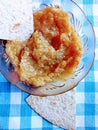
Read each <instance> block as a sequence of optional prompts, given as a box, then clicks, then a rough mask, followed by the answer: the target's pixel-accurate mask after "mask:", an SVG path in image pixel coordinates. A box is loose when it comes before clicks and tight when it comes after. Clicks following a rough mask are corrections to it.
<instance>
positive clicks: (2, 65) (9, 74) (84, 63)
mask: <svg viewBox="0 0 98 130" xmlns="http://www.w3.org/2000/svg"><path fill="white" fill-rule="evenodd" d="M55 5H59V6H61V7H62V8H63V10H64V11H65V12H68V13H69V14H70V20H71V23H72V24H73V26H74V27H75V30H76V32H77V34H78V35H79V36H80V37H81V39H82V40H83V56H82V59H81V61H80V64H79V66H78V67H77V69H76V71H75V72H74V74H72V75H71V76H70V77H69V78H68V80H66V81H64V82H61V81H57V82H52V83H47V84H46V85H45V86H43V87H39V88H34V87H33V86H32V85H31V86H30V85H29V84H23V83H22V82H21V81H19V78H18V75H17V74H16V73H15V72H14V68H13V66H12V64H11V63H10V60H9V58H8V57H7V55H6V53H5V46H4V44H2V40H1V41H0V71H1V73H2V74H3V75H4V76H5V78H6V79H7V80H8V81H10V82H11V83H12V84H14V85H15V86H16V87H17V88H19V89H21V90H23V91H25V92H27V93H29V94H32V95H39V96H50V95H57V94H60V93H64V92H66V91H68V90H70V89H72V88H74V87H75V86H76V85H77V84H78V83H79V82H80V81H81V80H82V79H83V78H84V77H85V76H86V75H87V74H88V72H89V70H90V68H91V66H92V64H93V61H94V56H95V34H94V30H93V27H92V25H91V23H90V21H89V20H88V19H87V18H86V16H85V14H84V12H83V11H82V10H81V8H80V7H79V6H78V5H77V4H76V3H74V2H73V1H71V0H62V2H61V1H58V0H57V1H55V2H54V1H51V0H50V1H46V2H45V1H44V2H43V3H42V2H37V1H36V0H35V1H33V10H34V11H36V10H39V9H41V8H44V7H45V6H55Z"/></svg>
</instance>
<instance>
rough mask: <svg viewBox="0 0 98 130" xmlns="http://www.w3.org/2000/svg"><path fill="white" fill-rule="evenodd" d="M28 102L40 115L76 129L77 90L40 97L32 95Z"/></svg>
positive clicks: (68, 127)
mask: <svg viewBox="0 0 98 130" xmlns="http://www.w3.org/2000/svg"><path fill="white" fill-rule="evenodd" d="M26 102H27V103H28V104H29V105H30V106H31V108H33V109H34V110H35V111H36V112H37V113H38V114H39V115H40V116H42V117H43V118H45V119H46V120H48V121H49V122H51V123H53V124H54V125H57V126H58V127H61V128H64V129H67V130H75V125H76V103H75V90H74V89H73V90H70V91H68V92H66V93H64V94H61V95H57V96H47V97H39V96H33V95H30V96H29V97H28V98H27V99H26Z"/></svg>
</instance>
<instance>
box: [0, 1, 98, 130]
mask: <svg viewBox="0 0 98 130" xmlns="http://www.w3.org/2000/svg"><path fill="white" fill-rule="evenodd" d="M36 1H39V0H36ZM40 1H41V2H44V1H47V2H48V1H49V0H40ZM52 1H56V2H57V1H58V0H52ZM74 1H75V2H76V3H77V4H78V5H79V6H80V7H81V8H82V9H83V10H84V12H85V14H86V16H87V17H88V19H89V20H90V21H91V23H92V25H93V26H94V29H95V34H96V50H95V53H96V56H95V62H94V64H93V66H92V68H91V70H90V72H89V74H88V75H87V76H86V77H85V79H83V80H82V81H81V82H80V83H79V84H78V86H77V88H76V95H77V96H76V103H77V104H76V115H77V116H76V128H77V130H98V37H97V36H98V35H97V34H98V0H74ZM27 96H29V95H28V94H26V93H25V92H22V91H20V90H19V89H17V88H16V87H15V86H14V85H12V84H10V83H9V82H8V81H7V80H6V79H5V78H4V77H3V75H2V74H1V73H0V130H19V129H20V130H30V129H32V130H62V129H61V128H58V127H56V126H54V125H53V124H51V123H49V122H48V121H46V120H45V119H43V118H41V117H40V116H39V115H38V114H37V113H36V112H34V111H33V110H32V109H31V108H30V107H29V106H28V105H27V103H26V102H25V98H26V97H27Z"/></svg>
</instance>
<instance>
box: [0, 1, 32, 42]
mask: <svg viewBox="0 0 98 130" xmlns="http://www.w3.org/2000/svg"><path fill="white" fill-rule="evenodd" d="M32 19H33V15H32V0H0V39H5V40H26V39H28V38H29V37H30V36H31V34H32V33H33V30H34V28H33V20H32Z"/></svg>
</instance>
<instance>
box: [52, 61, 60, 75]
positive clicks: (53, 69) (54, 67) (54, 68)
mask: <svg viewBox="0 0 98 130" xmlns="http://www.w3.org/2000/svg"><path fill="white" fill-rule="evenodd" d="M58 65H59V63H55V64H54V65H52V66H51V67H50V72H51V73H53V72H55V70H56V68H57V67H58Z"/></svg>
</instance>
